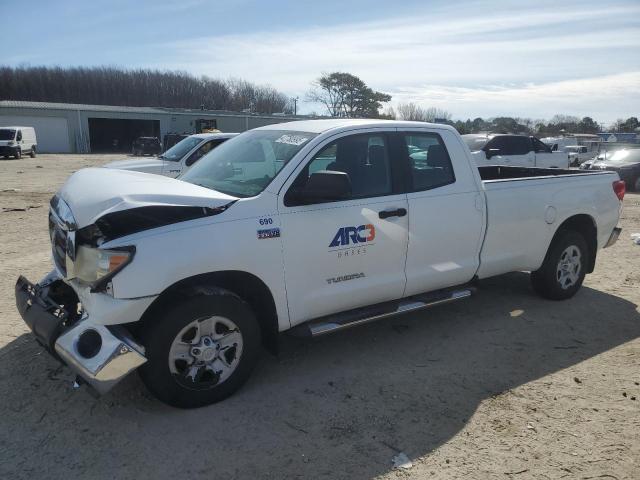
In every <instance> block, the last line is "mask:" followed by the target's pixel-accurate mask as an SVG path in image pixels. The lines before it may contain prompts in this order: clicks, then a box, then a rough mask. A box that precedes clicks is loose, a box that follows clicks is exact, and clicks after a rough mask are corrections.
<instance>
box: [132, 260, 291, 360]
mask: <svg viewBox="0 0 640 480" xmlns="http://www.w3.org/2000/svg"><path fill="white" fill-rule="evenodd" d="M217 288H222V289H225V290H228V291H230V292H232V293H235V294H236V295H238V296H239V297H240V298H241V299H242V300H244V301H245V302H247V303H248V304H249V305H250V306H251V309H252V310H253V312H254V313H255V315H256V319H257V320H258V323H259V325H260V330H261V334H262V344H263V346H264V347H265V348H266V349H267V350H268V351H269V352H271V353H273V354H274V355H275V354H277V353H278V334H279V328H278V313H277V310H276V304H275V300H274V298H273V294H272V293H271V290H270V289H269V287H268V286H267V285H266V284H265V283H264V282H263V281H262V280H261V279H260V278H258V277H257V276H255V275H253V274H251V273H248V272H244V271H239V270H226V271H220V272H211V273H203V274H199V275H195V276H192V277H187V278H183V279H182V280H179V281H178V282H176V283H174V284H173V285H171V286H169V287H167V288H166V289H165V290H164V291H163V292H162V293H161V294H160V295H159V296H158V298H156V299H155V300H154V301H153V303H152V304H151V305H150V306H149V307H148V308H147V310H146V311H145V312H144V314H143V315H142V318H141V319H140V321H139V322H136V323H135V324H133V325H131V327H132V329H140V328H151V325H152V322H153V318H154V317H156V316H157V315H159V313H160V312H161V311H162V310H163V309H165V308H166V307H167V306H168V305H169V304H171V303H172V302H174V301H176V300H179V299H184V298H188V297H192V296H197V295H214V294H215V293H216V289H217Z"/></svg>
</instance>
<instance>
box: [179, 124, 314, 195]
mask: <svg viewBox="0 0 640 480" xmlns="http://www.w3.org/2000/svg"><path fill="white" fill-rule="evenodd" d="M315 136H316V134H315V133H308V132H295V131H289V130H251V131H248V132H245V133H243V134H241V135H238V136H237V137H234V138H232V139H230V140H227V141H226V142H224V143H223V144H222V145H220V146H219V147H217V148H215V149H214V150H212V151H211V152H209V153H208V154H207V155H205V156H204V157H202V159H200V160H199V161H198V163H197V164H195V165H194V166H193V167H191V169H189V170H188V171H187V173H185V174H184V175H182V176H181V177H180V180H184V181H185V182H189V183H195V184H196V185H200V186H203V187H207V188H210V189H212V190H217V191H219V192H222V193H226V194H227V195H232V196H234V197H253V196H254V195H257V194H259V193H260V192H262V191H263V190H264V189H265V188H266V187H267V185H269V183H270V182H271V180H273V178H274V177H275V176H276V174H277V173H278V172H279V171H280V169H281V168H282V167H283V166H285V165H286V164H287V162H288V161H289V160H291V159H292V158H293V156H294V155H295V154H296V153H298V152H299V151H300V149H301V148H302V147H303V146H304V145H305V144H306V143H307V142H308V141H309V140H311V139H312V138H313V137H315Z"/></svg>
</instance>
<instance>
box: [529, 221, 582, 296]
mask: <svg viewBox="0 0 640 480" xmlns="http://www.w3.org/2000/svg"><path fill="white" fill-rule="evenodd" d="M588 264H589V250H588V248H587V242H586V241H585V239H584V237H583V236H582V235H581V234H579V233H578V232H575V231H571V230H566V231H561V232H559V234H558V235H557V236H556V238H555V239H554V240H553V243H552V244H551V246H550V247H549V251H548V252H547V256H546V257H545V259H544V262H543V263H542V266H541V267H540V269H539V270H537V271H535V272H531V285H532V286H533V289H534V290H535V291H536V293H538V295H540V296H542V297H544V298H548V299H550V300H566V299H568V298H571V297H573V296H574V295H575V294H576V292H577V291H578V290H579V289H580V287H581V286H582V282H583V281H584V277H585V275H586V268H587V265H588Z"/></svg>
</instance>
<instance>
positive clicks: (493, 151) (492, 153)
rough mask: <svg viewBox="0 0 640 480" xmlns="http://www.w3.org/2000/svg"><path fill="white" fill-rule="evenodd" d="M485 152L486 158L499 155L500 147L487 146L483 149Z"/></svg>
mask: <svg viewBox="0 0 640 480" xmlns="http://www.w3.org/2000/svg"><path fill="white" fill-rule="evenodd" d="M485 153H486V155H487V158H488V159H489V158H491V157H493V156H495V155H500V149H499V148H489V149H487V150H485Z"/></svg>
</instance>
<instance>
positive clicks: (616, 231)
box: [603, 227, 622, 248]
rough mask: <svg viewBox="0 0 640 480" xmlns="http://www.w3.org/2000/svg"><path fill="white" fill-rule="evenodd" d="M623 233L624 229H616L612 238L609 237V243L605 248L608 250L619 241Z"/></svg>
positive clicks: (612, 233)
mask: <svg viewBox="0 0 640 480" xmlns="http://www.w3.org/2000/svg"><path fill="white" fill-rule="evenodd" d="M621 232H622V228H620V227H615V228H614V229H613V231H612V232H611V236H610V237H609V240H607V243H606V244H605V246H604V247H603V248H608V247H610V246H611V245H613V244H615V243H616V242H617V241H618V237H620V233H621Z"/></svg>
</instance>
